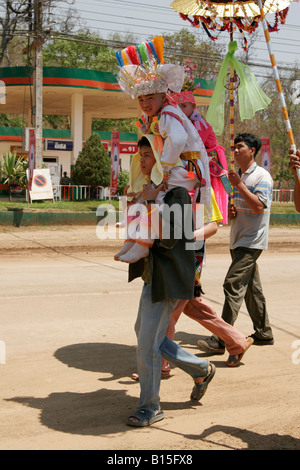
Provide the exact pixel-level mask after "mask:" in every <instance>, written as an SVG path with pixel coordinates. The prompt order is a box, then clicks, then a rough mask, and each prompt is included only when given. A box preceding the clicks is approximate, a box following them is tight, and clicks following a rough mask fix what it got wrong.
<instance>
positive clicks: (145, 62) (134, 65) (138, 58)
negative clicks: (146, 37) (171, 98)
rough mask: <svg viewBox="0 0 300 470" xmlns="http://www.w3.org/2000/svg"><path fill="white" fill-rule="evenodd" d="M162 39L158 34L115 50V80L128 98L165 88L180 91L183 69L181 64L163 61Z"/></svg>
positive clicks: (165, 90)
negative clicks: (116, 61) (148, 39)
mask: <svg viewBox="0 0 300 470" xmlns="http://www.w3.org/2000/svg"><path fill="white" fill-rule="evenodd" d="M163 42H164V41H163V38H162V37H155V38H154V39H153V41H149V42H146V43H143V44H138V45H136V46H129V47H127V48H126V49H123V50H122V51H118V52H116V57H117V60H118V64H119V66H120V70H119V73H118V83H119V85H120V88H121V89H122V90H123V91H124V92H125V93H127V94H129V95H131V97H132V98H136V97H137V96H140V95H150V94H153V93H166V92H167V91H168V90H171V91H173V92H175V93H179V92H180V91H181V89H182V86H183V82H184V79H185V69H184V67H183V66H181V65H175V64H165V63H164V58H163Z"/></svg>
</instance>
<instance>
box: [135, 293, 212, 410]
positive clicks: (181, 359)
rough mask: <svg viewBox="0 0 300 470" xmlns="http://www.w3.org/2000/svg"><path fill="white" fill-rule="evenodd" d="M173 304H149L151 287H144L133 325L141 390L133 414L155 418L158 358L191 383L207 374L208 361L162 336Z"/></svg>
mask: <svg viewBox="0 0 300 470" xmlns="http://www.w3.org/2000/svg"><path fill="white" fill-rule="evenodd" d="M176 304H177V299H168V300H166V301H162V302H156V303H152V300H151V285H150V284H144V287H143V291H142V295H141V299H140V306H139V311H138V317H137V321H136V324H135V331H136V335H137V340H138V346H137V368H138V374H139V381H140V387H141V392H140V401H139V404H138V407H137V410H147V411H151V412H152V413H153V414H155V413H156V412H157V411H159V409H160V397H159V389H160V380H161V357H162V356H163V357H164V358H165V359H167V360H168V361H169V362H171V363H172V364H173V365H175V366H177V367H179V368H180V369H182V370H184V371H185V372H186V373H187V374H189V375H190V376H191V377H192V378H193V379H197V378H199V377H205V376H206V375H207V374H208V365H209V361H208V360H206V359H200V358H198V357H197V356H195V355H194V354H191V353H188V352H187V351H185V350H184V349H182V348H181V347H180V346H178V345H177V344H176V343H174V342H173V341H171V340H170V339H169V338H168V337H167V336H166V331H167V327H168V325H169V321H170V318H171V314H172V312H173V310H174V308H175V306H176Z"/></svg>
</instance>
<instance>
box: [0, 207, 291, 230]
mask: <svg viewBox="0 0 300 470" xmlns="http://www.w3.org/2000/svg"><path fill="white" fill-rule="evenodd" d="M120 216H121V217H120ZM103 217H104V216H103V214H101V213H98V211H97V212H96V211H93V212H44V211H36V212H30V211H23V210H22V209H15V210H10V211H7V212H0V225H2V226H14V227H20V226H24V227H28V226H31V225H49V226H50V225H95V226H96V225H97V224H98V223H99V222H100V221H101V220H102V219H103ZM121 218H122V214H121V213H120V212H115V213H108V215H107V214H106V217H105V222H106V223H108V224H109V225H113V224H114V223H116V222H118V221H119V219H121ZM270 224H271V225H300V214H281V213H272V214H271V217H270Z"/></svg>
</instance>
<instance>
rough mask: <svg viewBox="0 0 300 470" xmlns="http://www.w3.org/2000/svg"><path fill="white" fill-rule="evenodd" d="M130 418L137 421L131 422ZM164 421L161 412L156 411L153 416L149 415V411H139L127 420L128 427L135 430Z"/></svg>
mask: <svg viewBox="0 0 300 470" xmlns="http://www.w3.org/2000/svg"><path fill="white" fill-rule="evenodd" d="M131 418H135V419H137V420H138V421H137V422H135V421H131ZM162 419H164V413H163V412H162V411H158V412H157V413H156V414H155V415H153V414H152V413H151V411H146V410H140V411H137V412H136V413H135V414H134V415H132V416H129V418H128V420H127V423H126V424H127V425H128V426H133V427H135V428H144V427H146V426H150V425H151V424H153V423H156V422H157V421H161V420H162Z"/></svg>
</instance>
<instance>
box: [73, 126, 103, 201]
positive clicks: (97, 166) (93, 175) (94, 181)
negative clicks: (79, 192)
mask: <svg viewBox="0 0 300 470" xmlns="http://www.w3.org/2000/svg"><path fill="white" fill-rule="evenodd" d="M72 180H73V182H74V183H75V184H83V185H87V186H91V187H92V193H93V192H94V190H95V188H96V187H97V186H103V187H108V186H109V185H110V158H109V156H108V153H107V152H106V150H105V148H104V147H103V145H102V143H101V138H100V136H99V135H98V134H92V135H91V137H90V138H89V139H88V140H87V141H86V144H85V146H84V148H83V150H82V151H81V152H80V153H79V155H78V158H77V161H76V164H75V168H74V171H73V174H72Z"/></svg>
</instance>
